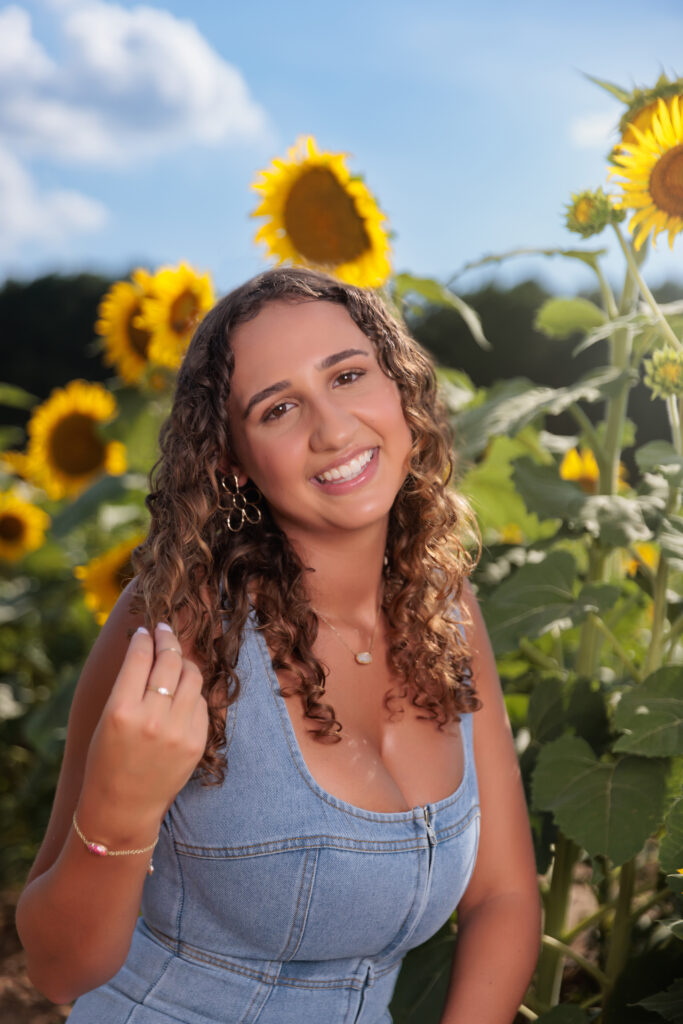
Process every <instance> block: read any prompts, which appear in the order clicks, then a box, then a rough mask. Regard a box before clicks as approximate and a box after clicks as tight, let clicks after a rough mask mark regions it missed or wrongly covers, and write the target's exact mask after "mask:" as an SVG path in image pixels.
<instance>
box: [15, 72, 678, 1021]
mask: <svg viewBox="0 0 683 1024" xmlns="http://www.w3.org/2000/svg"><path fill="white" fill-rule="evenodd" d="M597 84H598V85H599V86H601V87H602V88H605V89H607V90H609V91H610V93H612V94H613V95H615V96H617V97H618V99H619V100H620V101H621V102H622V103H623V105H624V114H623V118H622V121H621V124H620V126H619V134H620V139H619V142H618V144H617V145H616V146H615V147H614V148H613V150H612V151H611V153H610V154H609V156H608V158H607V161H606V168H605V181H604V182H603V183H602V184H600V183H596V187H595V188H593V189H587V190H583V191H578V192H577V193H575V194H574V195H572V196H571V197H567V199H566V225H567V229H568V230H569V231H570V232H573V233H574V234H575V235H579V236H580V239H575V240H574V241H575V244H574V245H572V246H568V247H567V248H566V249H559V250H556V249H548V250H543V252H544V253H545V254H546V255H547V256H548V257H549V258H554V259H558V258H560V259H567V260H579V261H581V262H582V263H583V264H584V265H586V266H587V267H589V268H590V270H591V272H592V273H593V274H594V277H595V289H596V290H595V297H594V298H593V299H591V298H585V297H578V296H569V297H565V296H557V297H550V298H547V299H546V300H545V301H544V302H543V303H542V304H541V306H540V307H539V308H538V309H537V311H536V320H535V325H536V328H537V330H539V331H540V332H542V334H543V335H544V337H545V339H546V342H547V345H548V346H549V347H550V348H552V346H559V345H560V344H561V343H562V342H563V341H565V340H566V339H568V338H570V339H573V340H574V342H575V349H574V351H575V353H576V354H577V355H578V354H579V353H582V352H585V351H587V350H588V349H591V350H592V351H593V353H599V358H597V361H596V363H595V366H594V368H593V369H592V370H590V372H588V373H584V374H577V376H576V379H574V380H568V381H567V382H566V383H565V384H564V385H563V386H561V387H548V386H539V385H538V384H537V383H535V382H534V381H533V380H530V379H527V378H523V377H515V378H512V379H505V380H501V381H498V382H496V383H495V384H493V385H492V386H490V387H487V388H483V387H478V386H476V385H475V384H474V383H473V382H472V380H471V379H470V378H469V377H468V376H467V375H466V374H465V373H464V372H463V371H461V370H455V369H442V370H440V379H441V384H442V388H443V394H444V397H445V399H446V402H447V404H448V407H449V410H450V414H451V417H452V421H453V426H454V431H455V436H456V443H457V449H458V453H457V454H458V467H459V468H458V474H457V479H456V481H455V485H456V486H457V487H458V489H459V490H460V491H462V492H463V493H464V494H465V495H466V496H467V497H468V498H469V500H470V501H471V503H472V504H473V506H474V508H475V511H476V513H477V516H478V518H479V523H480V527H481V531H482V536H483V540H484V546H483V554H482V558H481V561H480V564H479V567H478V569H477V571H476V574H475V577H474V584H475V587H476V590H477V593H478V597H479V601H480V603H481V606H482V610H483V612H484V615H485V618H486V621H487V625H488V629H489V633H490V636H491V641H492V643H493V646H494V650H495V653H496V657H497V662H498V667H499V672H500V676H501V680H502V683H503V688H504V693H505V700H506V704H507V708H508V713H509V716H510V720H511V722H512V726H513V730H514V734H515V740H516V746H517V751H518V754H519V758H520V764H521V768H522V773H523V778H524V783H525V787H526V793H527V797H528V804H529V815H530V821H531V825H532V830H533V835H534V842H535V849H536V858H537V867H538V875H539V885H540V887H541V892H542V897H543V903H544V911H545V914H544V935H543V941H542V952H541V956H540V959H539V962H538V966H537V970H536V973H535V976H534V979H533V981H532V984H531V985H530V987H529V990H528V992H527V994H526V996H525V999H524V1002H523V1005H522V1006H521V1007H520V1009H519V1013H518V1017H517V1024H521V1022H523V1021H535V1020H538V1021H540V1022H541V1024H588V1022H597V1024H640V1022H642V1024H646V1022H654V1024H656V1022H657V1021H660V1022H661V1021H670V1022H681V1021H683V667H682V665H683V589H682V586H681V584H682V583H683V511H682V509H681V490H682V488H683V425H682V419H683V342H682V341H681V338H683V302H682V301H674V302H667V303H658V302H657V301H656V300H655V298H654V296H653V294H652V291H651V289H650V288H649V286H648V284H647V281H646V276H645V262H646V259H647V258H648V256H649V257H650V258H656V257H655V253H652V254H650V253H649V250H650V249H654V246H655V242H656V240H657V237H658V236H659V235H661V234H664V233H665V234H666V235H667V237H668V242H669V244H670V245H672V246H673V244H674V241H675V239H676V237H677V235H678V234H680V233H681V232H682V231H683V79H676V80H669V79H667V78H665V77H662V78H660V80H659V81H658V82H657V83H656V84H655V85H654V86H653V87H651V88H643V89H638V90H635V91H632V92H627V91H626V90H623V89H621V88H619V87H617V86H614V85H612V84H610V83H606V82H598V83H597ZM254 189H255V191H256V192H257V193H258V196H259V205H257V207H256V209H255V210H254V216H255V217H257V218H261V219H262V221H263V223H262V225H261V226H260V227H259V229H258V232H257V235H256V241H257V242H258V243H260V244H262V245H263V246H264V247H265V254H266V256H267V257H268V258H270V259H271V260H274V261H277V262H289V263H300V264H305V265H308V266H314V267H320V268H322V269H325V270H327V271H329V272H331V273H335V274H337V275H338V276H339V277H340V278H341V279H343V280H345V281H349V282H351V283H353V284H356V285H360V286H365V287H373V288H378V289H380V290H381V292H382V294H383V295H384V297H385V298H386V299H387V300H388V301H389V302H390V303H391V305H392V306H393V308H394V309H395V311H396V313H397V314H398V315H399V316H403V317H404V318H405V320H406V321H407V323H408V325H409V327H410V328H411V329H413V330H414V331H415V332H416V333H418V334H419V328H420V325H421V323H423V322H424V319H425V317H426V316H427V315H428V314H429V313H430V312H433V311H434V310H435V309H437V310H438V309H448V310H451V311H454V312H455V313H456V314H457V315H458V316H460V317H461V318H462V319H463V320H464V322H465V323H466V324H467V326H468V328H469V330H470V331H471V334H472V336H473V338H474V339H475V341H476V342H477V343H478V344H479V345H480V346H481V347H482V349H484V350H486V349H487V347H488V345H489V343H488V341H487V338H486V334H485V329H484V326H485V325H483V324H482V322H481V320H480V318H479V316H478V315H477V313H476V312H475V310H474V309H473V308H472V307H471V306H470V305H468V304H467V303H466V302H465V301H464V300H463V299H462V298H460V297H459V295H458V294H457V293H456V291H455V290H454V289H455V284H454V281H451V282H446V283H444V282H440V281H436V280H433V279H429V278H424V277H418V276H413V275H410V274H405V273H393V272H392V265H391V234H390V231H389V225H388V221H387V218H386V216H385V215H384V214H383V213H382V211H381V209H380V208H379V206H378V204H377V203H376V201H375V199H374V197H373V195H372V193H371V192H370V190H369V189H368V187H367V186H366V184H365V183H364V182H363V180H362V179H361V178H360V177H359V176H357V175H354V174H352V173H351V171H350V170H349V168H348V166H347V160H346V157H345V155H344V154H338V153H327V152H325V151H323V150H321V149H320V148H319V147H318V145H317V143H316V141H315V140H314V139H312V138H302V139H300V140H299V141H298V142H297V143H296V144H295V145H294V146H293V148H292V149H291V150H290V151H289V153H288V154H287V156H286V157H284V158H282V159H278V160H275V161H274V162H273V164H272V166H271V167H269V168H267V169H266V170H263V171H262V172H260V174H259V175H258V177H257V179H256V181H255V184H254ZM561 201H562V197H559V199H558V205H559V202H561ZM605 232H607V233H609V234H611V235H612V237H613V238H614V239H615V240H616V243H617V245H618V247H619V250H620V251H621V253H622V254H623V281H622V282H621V284H620V287H619V288H618V289H615V287H614V285H613V283H611V282H609V281H608V279H607V277H606V275H605V273H604V272H603V266H602V262H603V258H604V256H605V252H606V250H605V249H601V248H594V247H592V246H593V242H592V239H593V238H594V237H597V236H598V235H599V234H601V233H605ZM529 251H530V250H528V249H524V250H522V249H520V250H517V251H514V252H510V253H506V254H501V255H497V256H489V257H486V258H485V259H483V260H479V261H478V262H477V263H474V264H469V265H468V266H469V267H473V266H486V265H491V266H495V265H496V264H497V263H499V262H501V261H502V260H506V259H511V258H514V257H515V256H516V255H518V254H519V253H525V254H526V253H529ZM213 301H214V292H213V286H212V283H211V279H210V277H209V275H208V274H202V273H200V272H198V271H197V270H195V269H194V268H192V267H190V266H188V265H186V264H181V265H180V266H177V267H161V268H159V269H157V270H152V269H150V268H138V269H136V270H135V271H134V272H133V273H132V274H131V275H130V278H129V279H127V280H125V281H118V282H116V283H115V284H114V285H113V286H112V287H111V288H110V289H109V291H108V292H107V293H106V294H105V295H104V296H103V297H102V300H101V303H100V307H99V316H98V319H97V321H96V323H95V324H94V325H93V332H94V335H95V336H96V337H97V339H98V346H99V351H100V354H101V358H102V359H103V360H104V362H105V363H106V365H107V366H109V367H111V369H112V377H111V378H110V379H109V380H108V381H106V382H105V383H90V382H88V381H85V380H73V381H71V382H69V383H68V384H67V385H66V386H64V387H60V388H56V389H55V390H54V391H53V393H52V394H51V395H50V396H49V397H48V398H47V399H46V400H45V401H44V402H41V403H37V402H36V401H35V400H34V399H32V397H31V396H30V395H28V394H27V393H26V392H24V391H22V390H21V389H20V388H18V387H16V386H14V385H9V384H7V385H4V386H0V401H1V402H2V404H3V405H4V406H5V407H14V408H16V409H27V410H30V418H29V420H28V424H27V428H26V432H25V436H24V435H23V434H21V432H19V433H18V431H17V428H16V427H10V426H7V427H6V428H2V431H1V433H0V441H1V442H2V445H1V447H2V451H1V452H0V590H1V605H0V615H1V616H2V625H3V629H2V634H1V639H0V664H1V666H2V682H1V683H0V730H1V734H2V746H1V747H0V757H1V759H2V764H1V766H0V806H1V807H2V820H3V833H4V837H5V844H4V846H3V849H2V851H0V870H1V871H2V879H3V884H4V885H5V886H6V887H7V886H16V885H19V884H20V883H21V881H22V879H23V877H24V876H25V873H26V871H27V868H28V866H29V864H30V862H31V860H32V858H33V856H34V855H35V851H36V848H37V844H38V843H39V841H40V838H41V835H42V832H43V830H44V827H45V825H46V821H47V816H48V814H49V808H50V802H51V797H52V793H53V790H54V786H55V783H56V776H57V771H58V767H59V761H60V757H61V751H62V746H63V741H64V735H65V727H66V721H67V715H68V708H69V703H70V699H71V696H72V693H73V689H74V686H75V683H76V680H77V678H78V674H79V670H80V666H81V665H82V663H83V661H84V660H85V657H86V655H87V652H88V650H89V647H90V645H91V644H92V642H93V640H94V637H95V635H96V631H97V629H98V628H99V626H100V625H101V624H102V623H103V622H104V621H105V620H106V617H107V615H108V613H109V611H110V610H111V608H112V607H113V604H114V603H115V601H116V599H117V596H118V595H119V594H120V592H121V588H122V586H123V585H125V583H126V581H127V580H128V579H129V578H130V576H131V572H132V570H131V566H130V556H131V552H132V550H133V548H134V547H135V546H136V545H137V544H138V543H139V542H140V541H141V539H142V538H143V537H144V535H145V530H146V524H147V513H146V508H145V502H144V499H145V494H146V483H147V479H146V478H147V473H148V472H149V470H150V468H151V466H152V464H153V462H154V460H155V457H156V438H157V435H158V431H159V428H160V426H161V423H162V422H163V420H164V418H165V416H166V415H167V413H168V411H169V408H170V401H171V395H172V389H173V383H174V377H175V373H176V371H177V369H178V366H179V365H180V363H181V361H182V358H183V353H184V351H185V348H186V347H187V344H188V343H189V339H190V337H191V335H192V332H193V330H194V328H195V326H196V325H197V323H198V322H199V320H200V319H201V317H202V315H203V314H204V313H205V312H206V311H207V310H208V309H209V308H210V306H211V305H212V303H213ZM641 381H643V382H644V384H645V386H646V387H647V389H649V393H650V396H651V403H657V404H660V405H661V407H662V409H663V410H664V412H665V414H666V415H665V418H664V419H663V422H664V423H666V424H667V429H666V430H665V431H663V432H662V433H663V436H661V437H657V438H655V439H654V440H652V439H650V440H648V441H647V442H645V443H642V442H640V441H639V433H640V432H642V431H641V428H642V424H640V423H637V422H634V421H633V420H632V419H631V418H630V416H629V413H630V412H631V409H632V392H633V390H634V388H635V387H636V385H638V384H639V382H641ZM652 407H653V408H654V407H655V406H654V405H653V406H652ZM559 414H564V415H565V416H568V417H571V422H572V423H573V432H572V433H571V434H566V433H565V434H560V433H554V432H553V431H552V429H551V423H550V421H551V419H552V418H554V417H557V416H558V415H559ZM20 434H21V436H19V435H20ZM627 463H628V466H629V467H630V468H627ZM501 870H502V871H504V870H505V862H504V856H503V855H502V859H501ZM456 941H457V914H456V915H454V917H453V919H452V920H451V921H450V922H449V923H448V924H447V925H446V926H445V927H444V928H443V929H442V930H441V932H439V933H438V934H437V935H436V936H435V937H434V938H432V939H431V940H430V941H429V942H428V943H426V944H425V945H424V946H422V947H421V948H420V949H418V950H415V951H414V952H413V953H411V954H410V955H409V956H408V957H407V959H406V961H405V964H404V968H403V970H402V973H401V976H400V978H399V982H398V985H397V989H396V992H395V995H394V1000H393V1003H392V1013H393V1016H394V1020H395V1022H396V1024H418V1022H419V1024H432V1022H433V1024H437V1022H438V1021H439V1017H440V1012H441V1007H442V1005H443V1000H444V998H445V991H446V984H447V981H448V971H449V965H450V960H451V957H452V953H453V947H454V943H455V942H456Z"/></svg>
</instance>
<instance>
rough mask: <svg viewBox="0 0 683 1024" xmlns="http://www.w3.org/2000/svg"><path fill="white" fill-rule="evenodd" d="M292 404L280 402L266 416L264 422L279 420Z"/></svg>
mask: <svg viewBox="0 0 683 1024" xmlns="http://www.w3.org/2000/svg"><path fill="white" fill-rule="evenodd" d="M291 404H292V403H291V402H279V403H278V404H277V405H274V406H273V408H272V409H269V410H268V412H267V413H266V415H265V416H264V417H263V422H264V423H265V422H266V420H279V419H281V417H282V416H284V414H285V413H286V412H287V410H288V409H289V407H290V405H291Z"/></svg>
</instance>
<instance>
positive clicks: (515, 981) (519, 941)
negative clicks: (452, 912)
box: [441, 584, 541, 1024]
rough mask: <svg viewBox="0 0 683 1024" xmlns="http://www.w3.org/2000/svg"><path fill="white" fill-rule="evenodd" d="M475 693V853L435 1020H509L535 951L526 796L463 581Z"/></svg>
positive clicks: (507, 1023)
mask: <svg viewBox="0 0 683 1024" xmlns="http://www.w3.org/2000/svg"><path fill="white" fill-rule="evenodd" d="M463 603H464V604H465V606H466V607H467V609H468V611H469V613H470V616H471V619H472V625H471V627H470V628H469V629H468V639H469V642H470V649H471V651H472V669H473V673H472V674H473V676H474V681H475V685H476V687H477V693H478V695H479V697H480V698H481V700H482V704H483V707H482V708H481V709H480V710H479V711H476V712H475V713H474V716H473V725H474V752H475V762H476V767H477V778H478V783H479V800H480V805H481V833H480V838H479V849H478V853H477V860H476V864H475V867H474V871H473V873H472V878H471V880H470V883H469V885H468V887H467V890H466V892H465V895H464V896H463V898H462V900H461V901H460V904H459V905H458V941H457V945H456V952H455V958H454V961H453V969H452V973H451V981H450V985H449V989H448V996H447V999H446V1005H445V1007H444V1011H443V1015H442V1018H441V1024H463V1022H467V1024H511V1022H512V1021H513V1020H514V1017H515V1014H516V1012H517V1008H518V1006H519V1004H520V1003H521V1002H522V999H523V996H524V993H525V992H526V989H527V986H528V984H529V980H530V978H531V975H532V974H533V970H534V967H535V965H536V961H537V958H538V953H539V946H540V935H541V902H540V897H539V891H538V881H537V878H536V866H535V860H534V851H533V845H532V841H531V830H530V827H529V818H528V813H527V807H526V801H525V799H524V791H523V787H522V781H521V776H520V770H519V762H518V760H517V754H516V751H515V747H514V743H513V738H512V730H511V728H510V723H509V721H508V718H507V713H506V711H505V703H504V701H503V695H502V691H501V686H500V681H499V679H498V672H497V670H496V663H495V660H494V657H493V651H492V649H491V642H490V640H489V637H488V634H487V632H486V626H485V625H484V620H483V618H482V615H481V612H480V610H479V606H478V604H477V601H476V598H475V597H474V594H473V592H472V589H471V587H470V586H469V584H466V585H465V591H464V594H463Z"/></svg>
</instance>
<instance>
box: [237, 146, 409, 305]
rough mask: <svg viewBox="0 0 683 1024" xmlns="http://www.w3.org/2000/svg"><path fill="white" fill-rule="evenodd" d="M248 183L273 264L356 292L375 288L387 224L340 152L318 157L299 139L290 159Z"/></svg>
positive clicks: (383, 262) (381, 273)
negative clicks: (321, 273)
mask: <svg viewBox="0 0 683 1024" xmlns="http://www.w3.org/2000/svg"><path fill="white" fill-rule="evenodd" d="M260 174H261V177H260V180H257V181H256V182H254V184H253V185H252V188H254V189H255V191H257V192H260V193H261V195H262V197H263V198H262V202H261V204H260V205H259V206H258V207H257V209H256V210H254V212H253V214H252V216H253V217H268V218H269V219H268V221H267V222H266V223H265V224H264V225H263V226H262V227H261V228H260V229H259V230H258V231H257V233H256V241H257V242H265V243H266V245H267V247H268V251H269V254H270V255H271V256H273V257H274V258H275V259H276V260H277V261H278V263H283V262H285V261H286V260H288V261H290V262H291V263H298V264H303V265H304V266H310V267H317V268H318V269H321V270H326V271H328V272H329V273H332V274H334V275H335V276H336V277H338V278H340V279H341V280H342V281H346V282H348V283H349V284H354V285H358V286H359V287H378V286H379V285H381V284H383V283H384V282H385V281H386V279H387V278H388V276H389V274H390V272H391V266H390V263H389V238H388V235H387V232H386V230H385V228H384V226H383V224H384V221H385V220H386V218H385V216H384V214H383V213H382V212H381V210H380V209H379V207H378V206H377V203H376V202H375V200H374V198H373V196H372V193H371V192H370V191H369V190H368V188H367V187H366V186H365V184H364V183H363V182H362V181H361V180H360V179H359V178H357V177H352V175H351V173H350V171H349V169H348V167H347V166H346V162H345V154H344V153H323V152H320V151H319V150H318V148H317V145H316V142H315V139H314V138H312V136H308V137H301V138H300V139H298V140H297V142H296V144H295V145H294V146H293V147H292V148H291V149H290V150H289V153H288V160H282V159H278V160H274V161H273V163H272V165H271V167H269V168H268V169H267V170H265V171H261V172H260Z"/></svg>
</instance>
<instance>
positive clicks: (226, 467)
mask: <svg viewBox="0 0 683 1024" xmlns="http://www.w3.org/2000/svg"><path fill="white" fill-rule="evenodd" d="M217 468H218V471H219V473H222V474H223V476H231V477H232V476H236V477H237V483H238V484H239V486H240V487H244V485H245V484H246V482H247V480H248V479H249V477H248V476H247V474H246V473H245V472H244V471H243V470H242V469H240V467H239V466H238V465H237V464H236V463H234V462H230V460H229V459H228V458H227V457H225V456H224V457H223V458H222V459H221V460H220V462H219V463H218V467H217Z"/></svg>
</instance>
